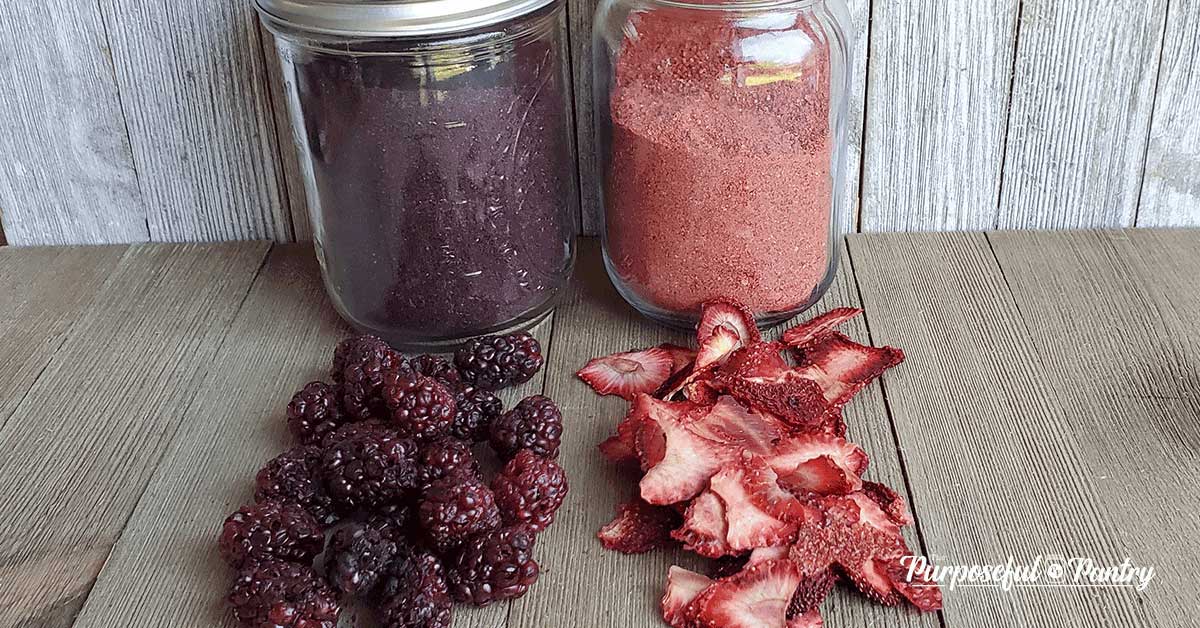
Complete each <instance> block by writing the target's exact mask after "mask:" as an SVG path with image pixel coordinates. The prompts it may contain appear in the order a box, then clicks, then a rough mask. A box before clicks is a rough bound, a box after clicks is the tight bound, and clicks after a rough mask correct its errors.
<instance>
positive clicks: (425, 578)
mask: <svg viewBox="0 0 1200 628" xmlns="http://www.w3.org/2000/svg"><path fill="white" fill-rule="evenodd" d="M378 597H379V614H380V618H381V619H382V620H383V623H384V625H385V626H387V628H449V627H450V622H451V606H452V601H451V599H450V595H449V592H448V590H447V587H446V576H445V572H444V570H443V568H442V564H441V562H440V561H439V560H438V559H437V557H436V556H434V555H433V554H430V553H428V552H424V551H421V550H417V549H414V548H407V549H404V550H401V551H400V552H399V554H398V555H397V557H396V560H394V561H392V563H391V564H390V565H389V566H388V569H387V571H386V573H385V575H384V577H383V579H382V582H381V584H380V587H379V596H378Z"/></svg>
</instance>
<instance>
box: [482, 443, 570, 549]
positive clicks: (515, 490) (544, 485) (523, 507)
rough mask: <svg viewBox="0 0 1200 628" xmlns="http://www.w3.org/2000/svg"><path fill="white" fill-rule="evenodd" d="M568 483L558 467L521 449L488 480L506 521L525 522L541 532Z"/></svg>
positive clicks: (552, 521)
mask: <svg viewBox="0 0 1200 628" xmlns="http://www.w3.org/2000/svg"><path fill="white" fill-rule="evenodd" d="M568 490H570V487H569V486H568V484H567V476H566V474H565V473H563V470H562V467H560V466H558V463H556V462H554V461H553V460H547V459H545V458H542V457H540V456H538V455H536V454H534V453H533V452H532V451H529V450H522V451H520V452H517V455H516V456H515V457H513V459H512V460H510V461H509V462H508V464H507V465H505V467H504V470H503V471H501V473H500V475H498V476H496V478H495V479H494V480H492V492H493V493H494V494H495V496H496V505H497V507H499V508H500V516H501V518H502V519H503V520H504V523H505V524H506V525H519V524H524V525H527V526H528V527H529V528H530V529H531V530H533V531H534V532H541V531H542V530H545V529H546V528H547V527H549V526H550V524H551V523H554V513H556V512H558V509H559V507H561V506H562V504H563V500H564V499H566V497H567V491H568Z"/></svg>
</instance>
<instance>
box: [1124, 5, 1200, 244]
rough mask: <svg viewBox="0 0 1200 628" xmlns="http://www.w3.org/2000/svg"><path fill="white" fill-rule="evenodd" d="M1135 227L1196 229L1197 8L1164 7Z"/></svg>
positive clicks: (1199, 196)
mask: <svg viewBox="0 0 1200 628" xmlns="http://www.w3.org/2000/svg"><path fill="white" fill-rule="evenodd" d="M1161 57H1162V58H1161V60H1160V62H1159V66H1158V88H1157V90H1155V96H1154V115H1153V117H1152V119H1151V122H1150V143H1149V145H1148V146H1147V147H1146V167H1145V170H1144V173H1143V177H1144V178H1143V181H1142V197H1141V201H1140V203H1139V205H1138V213H1137V226H1139V227H1168V226H1188V225H1190V226H1200V115H1197V112H1200V4H1197V3H1196V2H1195V1H1194V0H1193V1H1189V0H1173V1H1172V2H1169V3H1168V4H1167V26H1166V32H1165V33H1164V35H1163V46H1162V55H1161Z"/></svg>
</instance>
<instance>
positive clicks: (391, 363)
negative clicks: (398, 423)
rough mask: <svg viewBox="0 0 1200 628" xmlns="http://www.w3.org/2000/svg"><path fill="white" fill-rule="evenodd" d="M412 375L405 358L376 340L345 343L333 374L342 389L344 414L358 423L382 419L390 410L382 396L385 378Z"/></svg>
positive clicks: (337, 353) (336, 354)
mask: <svg viewBox="0 0 1200 628" xmlns="http://www.w3.org/2000/svg"><path fill="white" fill-rule="evenodd" d="M397 371H400V372H409V371H411V369H410V367H409V365H408V362H407V360H405V359H404V356H402V355H400V354H399V353H397V352H396V351H395V350H393V349H392V348H391V347H390V346H388V344H387V343H386V342H384V341H382V340H380V339H379V338H375V337H374V336H360V337H358V338H351V339H349V340H346V341H343V342H342V343H341V344H340V345H338V348H337V351H336V352H335V353H334V356H333V368H332V370H331V371H330V374H331V376H332V377H333V381H334V383H336V384H338V385H339V386H341V390H342V410H343V411H344V412H345V413H346V414H347V415H349V418H350V419H352V420H355V421H363V420H366V419H372V418H375V419H382V418H385V417H386V416H387V408H386V407H385V405H384V403H383V398H382V397H381V396H380V391H381V388H382V387H383V378H384V375H386V374H388V373H394V372H397Z"/></svg>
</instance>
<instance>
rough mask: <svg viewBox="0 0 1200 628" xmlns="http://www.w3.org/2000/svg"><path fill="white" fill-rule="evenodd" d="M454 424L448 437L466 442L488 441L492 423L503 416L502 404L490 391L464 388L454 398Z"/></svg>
mask: <svg viewBox="0 0 1200 628" xmlns="http://www.w3.org/2000/svg"><path fill="white" fill-rule="evenodd" d="M454 406H455V408H454V423H453V424H451V425H450V435H451V436H453V437H455V438H457V439H460V440H465V441H468V442H474V443H482V442H483V441H485V440H487V439H488V433H489V432H490V431H491V429H492V421H495V420H496V418H497V417H499V416H500V415H501V414H504V402H503V401H501V400H500V398H499V397H497V396H496V395H495V393H493V392H492V391H490V390H484V389H482V388H465V389H463V390H462V392H459V393H458V394H457V395H455V397H454Z"/></svg>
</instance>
